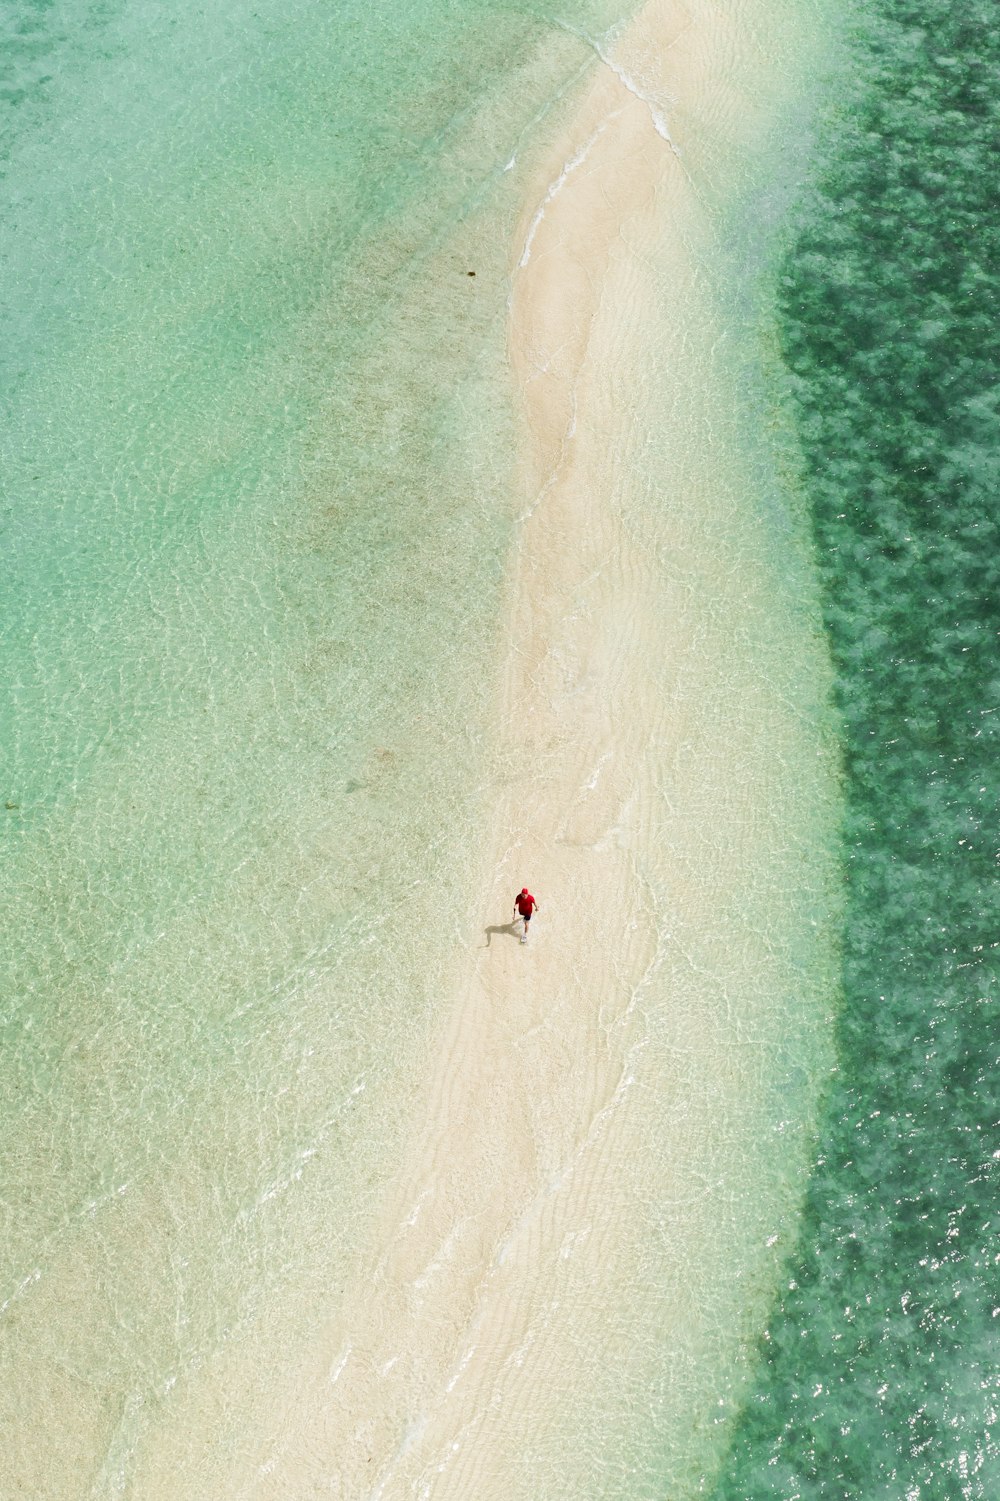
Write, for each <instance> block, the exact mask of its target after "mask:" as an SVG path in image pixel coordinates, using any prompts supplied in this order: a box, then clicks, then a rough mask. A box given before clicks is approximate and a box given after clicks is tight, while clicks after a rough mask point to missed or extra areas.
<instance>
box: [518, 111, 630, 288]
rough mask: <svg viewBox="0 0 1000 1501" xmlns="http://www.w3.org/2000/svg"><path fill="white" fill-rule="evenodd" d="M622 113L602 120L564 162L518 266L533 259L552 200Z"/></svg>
mask: <svg viewBox="0 0 1000 1501" xmlns="http://www.w3.org/2000/svg"><path fill="white" fill-rule="evenodd" d="M620 114H621V110H616V111H615V113H614V114H613V115H609V116H608V118H607V119H606V120H602V121H601V123H600V125H599V126H598V127H597V129H596V130H595V131H594V133H593V135H591V136H590V137H589V138H588V139H587V140H586V141H584V143H583V145H582V146H581V147H580V149H579V150H578V151H576V152H574V154H573V155H572V156H571V157H570V158H569V160H568V161H567V162H565V163H564V164H563V168H562V171H561V172H560V173H559V176H558V177H557V178H555V180H554V181H553V182H551V183H550V184H549V186H548V188H547V189H546V192H545V197H544V198H543V199H542V201H541V203H540V204H539V206H538V208H537V210H536V212H535V216H534V218H533V219H532V221H531V224H530V226H529V228H528V235H527V238H526V239H525V242H524V249H523V250H522V251H521V259H520V260H519V261H518V263H517V264H518V266H526V265H527V264H528V262H529V260H530V259H531V247H532V245H533V244H534V240H535V235H536V234H537V233H538V226H539V225H540V224H541V222H542V220H543V219H544V218H545V211H546V209H547V208H548V206H549V204H550V203H551V202H552V200H553V198H555V197H556V196H557V195H558V194H559V193H560V192H561V191H562V189H563V187H564V186H565V185H566V181H567V179H568V178H569V177H571V176H572V174H573V173H574V172H575V171H576V169H577V167H581V166H582V165H583V163H584V162H585V161H586V160H587V157H588V156H589V155H590V153H591V151H592V150H593V149H594V146H595V145H596V144H597V141H598V140H599V138H600V137H601V136H602V135H603V134H604V132H605V131H606V130H607V128H608V126H609V125H610V124H611V121H612V120H614V119H615V118H616V117H617V115H620Z"/></svg>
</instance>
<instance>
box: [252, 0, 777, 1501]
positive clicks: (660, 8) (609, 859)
mask: <svg viewBox="0 0 1000 1501" xmlns="http://www.w3.org/2000/svg"><path fill="white" fill-rule="evenodd" d="M594 45H595V50H596V51H597V52H598V54H599V59H598V61H597V62H596V63H595V68H594V73H593V77H592V81H591V83H590V84H589V86H588V88H587V90H586V92H585V96H584V98H583V100H582V102H581V105H580V108H579V111H578V112H577V114H576V115H575V117H574V119H573V121H572V124H571V127H570V129H569V130H568V131H567V133H566V134H565V136H564V137H563V138H562V139H561V140H559V141H558V142H557V143H556V144H555V146H554V149H553V152H552V154H551V157H550V159H549V160H548V162H547V163H546V165H545V167H544V170H543V172H542V173H541V175H540V177H539V180H538V182H537V185H536V188H535V190H534V192H533V193H532V194H531V195H530V196H529V199H528V201H527V202H526V204H525V211H524V218H523V222H522V225H521V229H520V232H519V235H518V238H517V241H516V243H515V245H514V246H513V247H512V257H511V280H512V297H511V321H510V363H511V369H512V375H513V379H514V381H515V383H516V387H517V390H518V392H519V394H520V397H521V400H522V405H523V411H524V416H525V445H524V455H523V468H522V476H521V486H522V493H523V509H524V517H523V521H522V524H521V528H520V536H519V547H518V553H517V558H516V560H515V565H514V570H513V576H512V581H511V612H510V620H509V651H508V656H507V663H506V670H505V676H504V683H503V694H502V709H501V713H500V732H499V741H498V774H497V803H496V809H495V814H494V817H493V821H492V834H491V840H492V845H491V847H490V848H487V849H486V850H485V851H484V881H483V902H482V907H481V911H480V914H479V922H478V926H477V930H476V931H475V933H474V934H473V935H471V941H470V947H469V953H468V963H467V978H466V981H465V983H464V985H463V986H462V988H461V990H460V993H459V994H458V996H457V999H456V1003H455V1005H454V1009H453V1012H452V1015H451V1019H450V1022H449V1024H448V1027H447V1030H446V1033H445V1035H444V1036H443V1038H442V1042H441V1046H440V1050H439V1053H438V1056H437V1060H436V1064H435V1068H434V1071H433V1074H432V1076H431V1077H430V1078H429V1079H428V1081H427V1086H426V1089H425V1091H424V1092H423V1101H424V1103H425V1105H426V1113H425V1115H424V1117H423V1119H422V1120H421V1121H419V1122H417V1123H415V1126H414V1130H413V1134H412V1138H411V1143H410V1149H409V1154H408V1158H407V1160H406V1162H405V1164H404V1165H403V1167H402V1170H401V1172H400V1175H399V1179H398V1182H397V1185H396V1188H395V1190H394V1192H393V1194H392V1195H391V1197H390V1201H389V1202H388V1204H387V1207H386V1211H385V1215H384V1217H383V1220H382V1224H381V1231H380V1234H379V1236H378V1242H377V1243H378V1247H379V1249H378V1250H377V1251H376V1252H375V1253H373V1257H372V1259H371V1261H370V1262H369V1264H368V1266H367V1270H366V1271H365V1272H364V1274H363V1276H362V1277H361V1279H360V1282H359V1284H358V1286H356V1287H355V1288H353V1289H351V1290H347V1295H346V1298H345V1312H344V1315H343V1318H342V1321H341V1323H340V1327H339V1328H338V1329H337V1331H336V1333H335V1334H334V1335H333V1336H332V1339H331V1340H330V1341H329V1349H328V1350H326V1351H325V1352H324V1356H323V1360H322V1366H323V1369H322V1370H320V1369H319V1368H318V1366H317V1367H316V1368H315V1369H312V1370H309V1371H305V1370H304V1371H303V1372H302V1373H301V1374H302V1381H301V1384H300V1386H299V1394H298V1396H297V1398H296V1400H295V1402H294V1404H290V1405H289V1406H288V1409H287V1410H286V1412H285V1413H284V1416H283V1418H282V1421H281V1423H280V1424H279V1425H277V1427H276V1431H275V1433H274V1434H273V1436H272V1441H271V1449H270V1455H271V1457H270V1459H269V1460H268V1462H267V1464H266V1465H265V1466H263V1467H262V1469H261V1471H260V1472H259V1473H258V1476H257V1480H256V1482H255V1483H254V1484H253V1485H252V1486H251V1487H250V1488H249V1489H248V1490H247V1491H246V1493H245V1494H246V1495H247V1496H248V1497H249V1496H251V1495H252V1496H253V1497H254V1498H255V1501H259V1498H263V1497H272V1496H274V1497H278V1496H287V1495H288V1494H296V1495H299V1494H302V1495H305V1494H314V1493H315V1494H323V1495H331V1496H337V1497H343V1498H350V1501H359V1498H361V1497H370V1498H373V1501H375V1498H380V1501H401V1498H404V1497H407V1498H409V1497H417V1496H420V1497H428V1498H433V1501H443V1498H453V1501H473V1498H475V1501H520V1498H524V1501H529V1498H530V1501H542V1498H548V1497H552V1498H555V1497H561V1498H565V1497H571V1496H572V1497H580V1496H583V1495H586V1494H609V1495H610V1494H619V1489H618V1488H616V1486H617V1485H620V1481H619V1482H617V1483H616V1485H609V1486H608V1487H607V1488H602V1486H601V1484H600V1482H599V1478H598V1473H597V1471H596V1470H595V1465H598V1464H600V1463H601V1455H602V1452H603V1451H602V1448H601V1440H600V1438H599V1436H595V1435H594V1434H593V1433H591V1434H590V1436H589V1439H588V1438H587V1436H586V1435H584V1436H581V1431H580V1424H581V1421H584V1422H587V1423H589V1425H590V1427H591V1428H592V1429H593V1428H597V1427H599V1426H600V1419H601V1413H600V1411H599V1410H593V1409H591V1410H589V1411H586V1410H584V1406H582V1405H581V1403H582V1397H581V1393H582V1392H583V1391H584V1390H586V1391H589V1392H590V1400H591V1402H592V1403H595V1404H599V1402H600V1392H599V1389H598V1385H597V1384H596V1383H598V1381H599V1373H600V1372H601V1371H602V1370H604V1371H608V1370H610V1371H611V1372H612V1375H613V1374H614V1365H615V1361H616V1359H617V1358H618V1357H620V1358H621V1360H622V1361H623V1362H626V1363H627V1360H628V1358H630V1357H629V1352H628V1351H625V1350H617V1351H616V1350H614V1349H605V1348H604V1347H603V1343H602V1342H604V1341H606V1340H611V1341H613V1340H614V1339H615V1338H617V1337H618V1333H620V1329H619V1326H617V1325H615V1324H614V1322H613V1321H612V1322H610V1323H608V1324H605V1322H604V1311H605V1308H606V1307H608V1306H609V1305H610V1303H611V1302H613V1301H614V1300H615V1299H616V1298H618V1299H620V1298H622V1297H623V1296H624V1295H625V1293H624V1288H623V1285H622V1279H623V1278H626V1277H627V1278H630V1279H632V1281H633V1283H634V1285H635V1286H636V1287H638V1286H639V1285H640V1282H641V1272H642V1268H641V1264H640V1259H639V1252H638V1251H637V1250H636V1249H635V1248H634V1247H633V1248H631V1249H630V1247H629V1246H628V1245H627V1244H625V1243H623V1236H624V1241H625V1242H627V1240H628V1227H627V1224H626V1225H624V1226H623V1218H624V1217H627V1216H628V1215H629V1214H633V1215H634V1213H635V1191H634V1190H633V1199H632V1201H631V1207H630V1201H629V1200H628V1198H627V1196H624V1197H623V1192H622V1191H620V1188H619V1185H620V1181H621V1179H622V1176H623V1169H624V1166H625V1164H627V1163H629V1162H631V1161H633V1160H634V1159H635V1158H636V1156H637V1154H638V1155H641V1154H642V1150H643V1143H644V1134H645V1132H646V1130H647V1128H648V1125H649V1120H650V1116H649V1112H650V1110H652V1109H656V1108H659V1105H658V1102H657V1100H655V1099H654V1098H653V1096H652V1094H651V1092H650V1086H649V1081H648V1080H645V1081H644V1080H643V1078H642V1055H643V1051H644V1048H645V1046H646V1042H647V1031H646V1026H645V1020H644V1016H643V1003H644V993H645V990H646V988H647V987H648V986H649V985H650V984H651V983H653V982H654V980H655V977H656V975H657V973H658V971H659V969H660V967H661V966H662V965H663V964H664V944H665V943H666V942H667V941H668V939H669V934H668V926H669V925H668V920H667V916H666V914H665V913H663V912H662V911H658V910H656V898H655V896H654V894H653V892H652V890H651V888H650V885H649V883H648V881H647V880H646V878H645V875H644V858H645V856H646V853H647V852H648V851H649V850H650V848H651V847H652V845H653V843H654V842H655V841H656V840H657V839H658V838H661V837H662V831H661V830H659V829H657V828H656V827H654V825H653V822H652V819H653V811H652V810H653V809H654V807H655V806H656V803H657V798H656V783H657V779H658V778H661V777H662V768H663V766H664V765H665V764H666V763H667V762H669V761H670V759H671V758H672V757H673V756H674V755H675V753H676V748H677V745H678V743H679V740H680V739H681V738H682V737H683V734H684V725H683V722H682V721H681V719H680V718H679V716H678V713H677V705H676V702H675V703H674V704H673V705H671V706H667V705H666V704H665V703H664V699H663V694H662V672H660V673H659V676H657V673H654V671H653V667H654V664H655V665H656V666H657V668H659V664H661V663H662V660H663V656H664V651H665V643H664V639H663V628H662V610H660V612H659V613H658V607H657V606H656V604H655V602H656V601H657V600H658V599H659V600H660V601H662V592H663V589H662V567H661V562H660V560H659V559H658V558H657V557H656V556H655V555H654V554H653V553H652V552H651V551H650V550H648V549H645V548H643V547H642V546H641V545H639V544H638V543H637V542H636V540H635V539H634V537H633V536H632V535H631V534H630V533H629V530H628V528H627V527H626V526H625V524H624V523H623V520H622V512H621V506H620V500H621V496H622V492H623V490H625V489H627V482H628V477H629V465H630V458H631V453H632V446H633V445H634V444H636V443H640V442H641V440H642V434H641V432H637V431H635V430H634V429H633V427H632V425H631V420H630V416H629V413H630V411H631V410H632V408H633V407H634V405H635V403H634V401H633V399H632V396H631V395H630V390H629V381H630V379H631V378H632V376H633V367H632V365H631V364H630V359H631V352H632V350H633V349H634V348H635V347H636V345H637V344H641V343H642V338H643V332H644V328H645V325H646V320H647V319H648V317H649V316H650V315H651V312H652V306H651V299H652V298H653V295H654V287H653V284H652V282H651V279H650V276H649V273H648V267H649V263H650V256H651V253H652V251H653V248H654V247H657V255H658V256H659V265H660V266H661V268H662V265H663V257H664V256H665V255H666V256H667V257H669V260H670V264H671V268H672V281H673V285H674V288H675V291H676V295H677V298H678V303H679V305H680V304H681V303H682V302H683V300H684V299H685V298H690V299H694V298H696V288H697V283H698V278H699V268H698V249H697V247H698V243H699V239H700V236H701V234H702V211H701V208H700V206H699V202H698V199H697V195H696V193H695V191H694V188H693V186H692V181H691V177H690V176H689V172H688V167H687V165H686V163H687V160H688V157H687V156H686V155H682V154H681V149H683V148H684V147H685V145H686V140H685V136H686V131H687V124H690V123H691V122H694V126H695V127H696V130H695V133H696V134H697V132H698V131H701V132H703V133H704V134H707V135H708V136H711V134H712V132H713V131H714V132H715V133H716V134H717V135H718V136H719V137H721V138H726V137H728V136H730V135H736V134H738V133H739V132H742V134H743V136H746V135H747V134H748V133H752V129H753V121H752V119H749V115H748V107H747V101H746V100H745V99H741V98H740V97H739V95H738V92H737V91H735V90H734V89H733V88H732V86H731V81H732V77H733V69H732V59H733V55H734V49H735V48H736V47H737V41H736V39H735V32H734V27H733V24H732V12H731V9H730V10H724V9H723V8H722V7H721V6H720V5H719V4H718V3H715V4H713V3H707V0H706V3H701V0H694V3H692V4H690V5H681V4H679V3H675V0H654V3H653V4H651V5H649V6H648V7H647V8H646V9H645V10H644V11H643V13H642V15H641V16H640V17H639V18H638V20H636V21H635V22H634V23H632V25H631V27H630V29H629V31H628V32H627V34H626V35H624V36H622V37H620V38H618V39H617V40H614V41H613V42H608V43H602V44H600V45H599V46H598V45H596V44H594ZM686 337H687V335H686V334H684V333H683V332H680V333H679V334H678V348H677V349H676V350H675V351H673V353H674V354H676V356H677V358H678V359H679V360H681V361H683V360H684V359H685V358H686V355H687V354H691V353H692V351H686V350H685V349H684V347H683V345H684V340H685V338H686ZM702 353H703V352H702V351H698V350H695V351H693V356H696V357H697V358H701V356H702ZM692 368H693V367H692ZM708 566H710V565H708V564H706V567H708ZM683 629H684V627H683V624H682V623H678V625H677V635H676V636H675V639H674V640H673V641H672V642H671V643H669V646H668V647H667V648H666V649H667V650H670V651H674V652H677V653H678V654H679V653H680V652H681V651H682V650H683V646H684V643H683V641H682V639H681V636H682V634H683ZM668 707H669V712H668ZM661 804H662V798H661ZM689 853H690V852H689ZM524 883H527V884H528V885H529V886H530V887H531V889H532V890H533V891H534V892H535V894H536V895H537V897H538V899H539V902H540V904H541V905H540V915H539V917H538V918H537V920H536V922H535V923H534V924H533V926H532V932H531V937H530V941H529V943H528V944H527V945H526V946H522V945H521V944H520V943H519V942H518V941H517V938H516V936H515V935H514V933H513V932H512V931H511V929H510V928H509V927H508V926H507V925H508V923H509V918H510V912H511V906H512V899H513V894H514V892H515V891H516V890H517V889H519V888H520V887H521V885H522V884H524ZM724 884H725V882H724V878H723V877H722V876H720V877H719V878H718V881H717V885H718V887H719V888H720V890H721V888H722V886H724ZM695 900H696V898H695V897H694V896H692V905H693V904H694V903H695ZM720 900H722V898H720ZM677 901H678V904H679V910H680V908H681V907H683V902H684V892H683V889H678V893H677ZM705 920H706V921H710V916H709V917H707V918H706V919H705ZM686 1006H687V1009H686V1010H685V1011H684V1013H683V1015H684V1017H685V1018H686V1022H685V1024H686V1025H688V1026H689V1028H690V1031H691V1036H692V1038H696V1037H697V1033H698V1029H699V1027H701V1026H703V1025H704V1024H705V1018H704V1017H702V1016H701V1015H700V1014H699V1013H698V1011H697V1007H696V1005H695V1003H694V1001H692V1000H689V1001H688V1002H687V1003H686ZM637 1080H638V1081H639V1082H638V1085H637ZM644 1091H645V1092H644ZM672 1149H675V1150H676V1153H677V1159H676V1161H675V1162H674V1163H673V1164H669V1163H668V1164H665V1165H664V1166H663V1167H662V1168H661V1169H660V1173H661V1178H662V1181H663V1183H664V1184H669V1183H670V1182H672V1181H674V1180H687V1179H690V1178H691V1176H692V1173H694V1174H695V1175H696V1174H697V1172H698V1171H700V1156H699V1154H702V1155H703V1153H704V1145H703V1142H702V1141H701V1140H700V1139H699V1136H698V1133H697V1132H696V1131H692V1133H691V1134H690V1137H689V1138H684V1137H678V1139H677V1141H676V1143H674V1144H673V1147H672ZM685 1154H687V1159H685ZM692 1165H693V1166H692ZM637 1234H638V1232H637ZM693 1254H698V1248H695V1249H694V1253H693ZM721 1254H724V1251H723V1252H722V1253H721ZM656 1296H657V1292H656V1290H655V1289H653V1291H652V1292H651V1293H650V1297H651V1298H652V1299H653V1300H654V1302H655V1298H656ZM650 1306H653V1304H652V1303H651V1305H650ZM666 1316H667V1317H669V1316H670V1315H669V1311H668V1314H667V1315H666ZM326 1343H327V1341H326V1340H324V1344H326ZM654 1343H655V1342H654ZM694 1400H695V1405H696V1406H697V1403H698V1402H700V1401H701V1400H703V1399H702V1398H701V1397H700V1396H697V1394H696V1398H695V1399H694ZM279 1428H280V1430H281V1431H278V1429H279ZM560 1434H562V1435H563V1436H564V1437H565V1442H563V1443H562V1444H560V1442H559V1437H558V1436H559V1435H560ZM555 1455H558V1464H557V1468H556V1470H555V1471H553V1472H550V1471H549V1470H548V1469H547V1468H546V1466H547V1465H548V1464H549V1463H551V1461H552V1459H553V1456H555ZM574 1467H575V1468H574ZM306 1474H309V1475H312V1476H314V1477H315V1476H316V1475H318V1474H325V1475H326V1476H327V1477H328V1478H327V1479H326V1481H325V1482H324V1483H323V1484H322V1485H320V1484H319V1482H318V1481H316V1482H315V1488H314V1489H313V1488H309V1489H308V1490H307V1489H305V1488H302V1487H303V1486H304V1481H303V1479H302V1477H303V1476H304V1475H306ZM296 1477H298V1481H297V1484H294V1485H293V1488H292V1490H291V1491H289V1489H288V1487H289V1484H290V1481H292V1480H295V1478H296ZM622 1493H624V1492H622Z"/></svg>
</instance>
